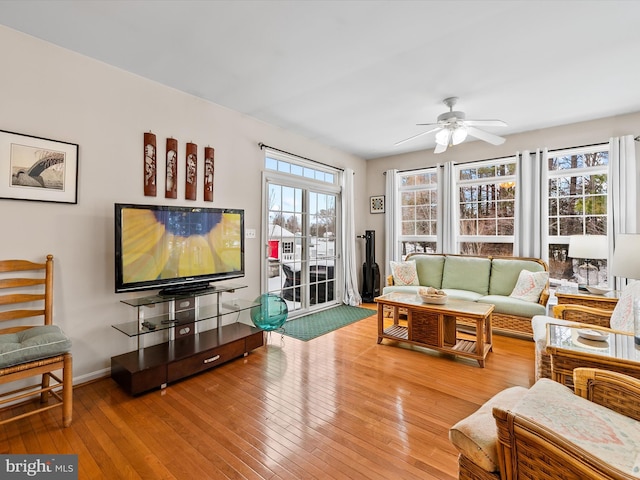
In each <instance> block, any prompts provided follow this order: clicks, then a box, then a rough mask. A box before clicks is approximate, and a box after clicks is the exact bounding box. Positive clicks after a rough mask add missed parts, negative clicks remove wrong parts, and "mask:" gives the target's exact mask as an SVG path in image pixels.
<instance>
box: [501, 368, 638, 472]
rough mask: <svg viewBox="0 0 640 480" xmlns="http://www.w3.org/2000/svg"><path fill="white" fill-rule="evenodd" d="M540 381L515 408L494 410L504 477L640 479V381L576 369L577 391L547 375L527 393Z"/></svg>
mask: <svg viewBox="0 0 640 480" xmlns="http://www.w3.org/2000/svg"><path fill="white" fill-rule="evenodd" d="M539 384H542V387H544V388H541V389H538V392H537V398H536V395H533V396H532V395H530V394H528V395H527V396H525V398H524V399H523V401H522V402H521V403H520V404H518V406H517V407H516V408H514V410H513V411H508V410H504V409H501V408H499V407H497V408H494V409H493V415H494V417H495V419H496V424H497V428H498V459H499V461H500V471H501V478H502V480H516V479H517V480H522V479H531V480H547V479H549V480H551V479H553V480H558V479H561V480H582V479H587V478H588V479H632V478H638V477H637V476H636V474H635V473H634V471H635V470H636V469H637V466H636V457H637V451H638V447H639V446H640V423H638V422H639V419H640V380H637V379H635V378H632V377H629V376H627V375H623V374H620V373H614V372H608V371H604V370H597V369H591V368H578V369H576V370H575V371H574V384H575V392H576V395H571V394H567V393H566V392H567V391H569V390H568V389H566V387H564V386H562V385H560V384H558V383H555V382H553V381H551V380H547V379H543V380H541V381H540V382H538V383H536V385H534V387H532V388H531V390H530V392H532V391H533V390H534V388H535V387H536V386H538V385H539ZM552 390H556V394H555V395H554V396H553V397H552V398H553V403H551V402H549V396H548V395H549V393H553V392H552ZM563 390H564V391H563ZM545 397H546V398H545ZM580 397H581V398H580Z"/></svg>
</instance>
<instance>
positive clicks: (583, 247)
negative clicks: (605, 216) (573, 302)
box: [567, 235, 608, 290]
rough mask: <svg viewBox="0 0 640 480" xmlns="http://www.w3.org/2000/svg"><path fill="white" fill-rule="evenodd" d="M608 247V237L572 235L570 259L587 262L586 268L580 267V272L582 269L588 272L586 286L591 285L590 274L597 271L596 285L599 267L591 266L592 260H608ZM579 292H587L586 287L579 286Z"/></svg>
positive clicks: (570, 239)
mask: <svg viewBox="0 0 640 480" xmlns="http://www.w3.org/2000/svg"><path fill="white" fill-rule="evenodd" d="M607 253H608V246H607V236H606V235H572V236H570V237H569V252H568V254H567V255H568V256H569V257H570V258H579V259H582V260H584V261H585V265H584V266H580V267H578V271H580V270H581V269H583V268H584V269H585V270H586V275H585V277H586V279H587V283H586V285H589V277H590V272H591V271H593V270H596V284H597V283H598V281H597V271H598V269H597V267H595V266H593V265H591V261H592V260H604V259H605V258H607ZM578 289H579V290H586V289H587V288H586V286H585V285H581V284H578Z"/></svg>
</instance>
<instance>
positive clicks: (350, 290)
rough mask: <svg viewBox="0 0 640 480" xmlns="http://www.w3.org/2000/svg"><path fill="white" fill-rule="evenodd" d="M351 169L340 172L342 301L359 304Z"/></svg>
mask: <svg viewBox="0 0 640 480" xmlns="http://www.w3.org/2000/svg"><path fill="white" fill-rule="evenodd" d="M353 176H354V172H353V169H351V168H347V169H345V171H344V173H343V174H342V253H343V254H342V262H343V263H342V267H343V270H344V295H343V302H344V303H346V304H347V305H352V306H355V305H360V304H361V303H362V297H360V293H358V292H359V290H358V268H357V267H356V225H355V194H354V185H353Z"/></svg>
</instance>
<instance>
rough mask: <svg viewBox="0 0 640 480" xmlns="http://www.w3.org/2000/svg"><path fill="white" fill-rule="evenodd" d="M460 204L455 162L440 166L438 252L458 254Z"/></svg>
mask: <svg viewBox="0 0 640 480" xmlns="http://www.w3.org/2000/svg"><path fill="white" fill-rule="evenodd" d="M457 232H458V202H457V196H456V179H455V167H454V164H453V162H447V163H445V164H444V166H442V165H438V235H437V239H438V252H439V253H458V234H457Z"/></svg>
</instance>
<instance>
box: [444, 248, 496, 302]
mask: <svg viewBox="0 0 640 480" xmlns="http://www.w3.org/2000/svg"><path fill="white" fill-rule="evenodd" d="M490 272H491V260H490V259H488V258H480V257H456V256H447V258H446V260H445V262H444V270H443V272H442V288H443V289H447V288H453V289H456V290H469V291H471V292H476V293H479V294H480V295H487V294H488V293H489V274H490Z"/></svg>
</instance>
